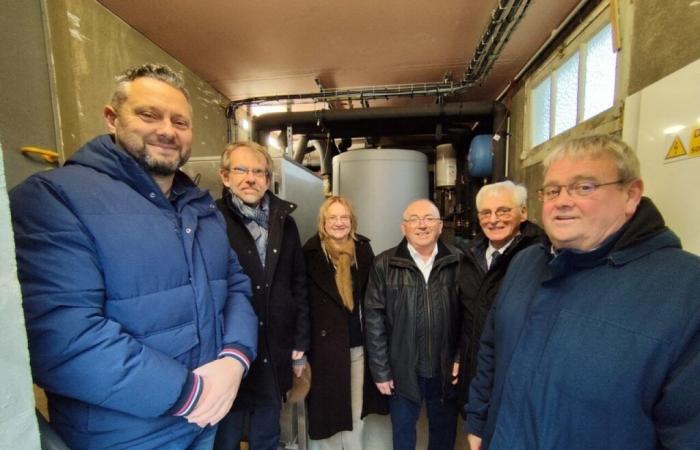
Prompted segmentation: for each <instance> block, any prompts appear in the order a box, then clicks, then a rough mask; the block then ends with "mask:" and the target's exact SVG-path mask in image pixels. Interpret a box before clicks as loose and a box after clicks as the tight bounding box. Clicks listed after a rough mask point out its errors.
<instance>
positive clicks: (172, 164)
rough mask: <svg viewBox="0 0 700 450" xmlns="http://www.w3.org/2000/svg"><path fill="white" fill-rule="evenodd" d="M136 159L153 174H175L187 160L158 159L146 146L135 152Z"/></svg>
mask: <svg viewBox="0 0 700 450" xmlns="http://www.w3.org/2000/svg"><path fill="white" fill-rule="evenodd" d="M133 156H134V159H136V161H137V162H138V163H139V165H140V166H141V167H143V168H144V169H145V170H146V171H147V172H149V173H151V174H153V175H160V176H170V175H174V174H175V172H177V171H178V169H179V168H180V167H182V166H183V165H184V164H185V162H187V161H186V160H183V158H180V159H178V160H176V161H158V160H156V159H154V158H152V157H151V155H149V154H148V152H147V151H146V146H145V145H144V146H143V147H141V148H139V149H137V150H136V151H135V152H134V153H133Z"/></svg>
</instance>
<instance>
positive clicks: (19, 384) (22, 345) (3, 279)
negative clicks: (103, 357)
mask: <svg viewBox="0 0 700 450" xmlns="http://www.w3.org/2000/svg"><path fill="white" fill-rule="evenodd" d="M3 160H4V158H2V157H0V292H2V295H0V330H2V338H1V339H0V361H2V370H0V448H7V449H10V448H11V449H18V450H23V449H37V448H39V430H38V428H37V422H36V416H35V415H34V394H33V392H32V378H31V373H30V369H29V352H28V351H27V335H26V332H25V329H24V315H23V314H22V296H21V294H20V290H19V282H18V281H17V263H16V261H15V244H14V238H13V234H12V225H11V223H10V205H9V202H8V198H7V190H6V183H5V166H4V162H3Z"/></svg>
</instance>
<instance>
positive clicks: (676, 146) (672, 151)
mask: <svg viewBox="0 0 700 450" xmlns="http://www.w3.org/2000/svg"><path fill="white" fill-rule="evenodd" d="M687 154H688V153H686V151H685V147H683V142H681V140H680V139H679V138H678V136H676V137H675V139H673V143H672V144H671V147H669V149H668V152H666V158H664V159H671V158H677V157H679V156H685V155H687Z"/></svg>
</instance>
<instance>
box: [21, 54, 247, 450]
mask: <svg viewBox="0 0 700 450" xmlns="http://www.w3.org/2000/svg"><path fill="white" fill-rule="evenodd" d="M104 117H105V120H106V123H107V127H108V129H109V131H110V133H111V134H110V135H104V136H100V137H97V138H95V139H94V140H92V141H90V142H89V143H87V144H86V145H85V146H84V147H83V148H81V149H80V150H79V151H77V152H76V153H75V154H74V155H73V156H72V157H71V158H70V159H69V160H68V161H67V162H66V164H65V167H63V168H60V169H57V170H53V171H50V172H44V173H40V174H36V175H34V176H32V177H30V178H29V179H28V180H26V181H25V182H24V183H22V184H21V185H19V186H18V187H16V188H15V189H13V190H12V192H11V193H10V199H11V209H12V217H13V225H14V230H15V239H16V249H17V263H18V264H17V266H18V272H19V279H20V282H21V285H22V293H23V297H24V309H25V316H26V323H27V329H28V335H29V345H30V354H31V364H32V371H33V375H34V379H35V381H36V383H37V384H39V385H40V386H41V387H43V388H44V389H45V390H46V393H47V396H48V399H49V412H50V419H51V423H52V425H53V426H54V427H55V429H56V430H57V431H58V433H59V434H60V435H61V436H62V437H63V439H65V441H66V442H67V443H68V445H69V446H70V447H71V448H74V449H92V448H100V449H103V448H129V449H145V448H158V449H161V448H172V449H182V448H196V449H204V448H211V446H212V444H213V440H214V433H215V425H216V423H217V422H218V421H219V420H220V419H221V418H222V417H223V416H224V415H225V414H226V412H227V411H228V410H229V408H230V407H231V404H232V403H233V400H234V398H235V396H236V393H237V391H238V386H239V385H240V382H241V378H242V377H243V375H244V374H245V372H246V371H247V369H248V367H249V366H250V362H251V361H252V360H253V358H254V357H255V352H256V344H257V320H256V317H255V314H254V312H253V310H252V308H251V305H250V303H249V297H250V294H251V291H250V281H249V279H248V277H247V276H246V275H245V274H244V273H243V272H242V269H241V266H240V265H239V263H238V259H237V257H236V255H235V253H233V252H232V251H231V250H230V247H229V245H228V239H227V237H226V227H225V224H224V222H223V219H222V217H221V216H220V214H219V213H218V210H217V208H216V205H215V204H214V202H213V200H212V198H211V197H210V196H209V194H208V193H206V192H204V191H201V190H199V189H198V188H197V187H195V186H194V184H193V183H192V182H191V181H190V179H189V178H187V176H186V175H184V174H183V173H182V172H180V171H179V170H178V168H179V167H180V166H182V164H184V163H185V162H186V161H187V159H188V157H189V155H190V151H191V142H192V128H191V120H192V119H191V117H192V109H191V104H190V100H189V95H188V93H187V91H186V90H185V88H184V83H183V81H182V78H181V77H180V76H179V75H178V74H175V73H174V72H172V71H171V70H170V69H169V68H167V67H165V66H159V65H152V64H148V65H144V66H141V67H137V68H134V69H130V70H128V71H126V72H125V73H124V74H122V75H121V76H119V77H117V85H116V90H115V93H114V96H113V98H112V102H111V104H110V105H108V106H106V107H105V109H104Z"/></svg>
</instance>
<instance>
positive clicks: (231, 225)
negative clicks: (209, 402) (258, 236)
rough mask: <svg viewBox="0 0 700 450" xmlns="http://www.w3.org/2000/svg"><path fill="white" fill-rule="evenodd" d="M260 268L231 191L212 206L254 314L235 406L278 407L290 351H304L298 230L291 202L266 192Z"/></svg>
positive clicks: (288, 381)
mask: <svg viewBox="0 0 700 450" xmlns="http://www.w3.org/2000/svg"><path fill="white" fill-rule="evenodd" d="M265 195H267V196H269V198H270V215H269V218H270V222H269V228H268V238H267V254H266V262H265V267H263V265H262V263H261V262H260V257H259V256H258V252H257V250H256V247H255V240H254V239H253V237H252V236H251V234H250V232H249V231H248V228H246V226H245V223H244V222H243V218H242V217H241V215H240V213H239V212H238V209H236V207H235V206H234V205H233V203H232V202H231V192H230V191H229V190H228V189H224V192H223V196H222V198H221V199H220V200H217V205H218V207H219V209H220V210H221V212H222V214H223V215H224V218H225V219H226V226H227V232H228V238H229V243H230V244H231V247H232V248H233V249H234V250H235V251H236V253H237V254H238V257H239V258H240V261H241V265H242V266H243V269H244V270H245V272H246V274H248V276H249V277H250V280H251V283H252V288H253V299H252V304H253V308H254V309H255V313H256V314H257V315H258V318H259V322H258V325H259V330H258V358H257V359H256V360H255V362H253V365H252V367H251V369H250V373H249V374H248V376H247V377H246V378H245V379H244V380H243V383H242V384H241V388H240V391H239V393H238V397H236V401H235V402H234V404H233V408H234V409H237V410H239V409H249V408H254V407H258V406H272V405H277V404H279V403H280V401H281V400H282V399H283V397H284V396H285V395H286V393H287V391H288V390H289V389H290V388H291V387H292V375H293V373H292V350H302V351H304V352H306V351H308V350H309V303H308V298H307V295H306V270H305V269H304V254H303V252H302V250H301V242H300V240H299V231H298V230H297V225H296V223H295V222H294V219H293V218H292V217H291V216H290V214H291V212H292V211H294V209H295V208H296V205H294V204H292V203H289V202H287V201H284V200H282V199H280V198H278V197H276V196H275V195H274V194H272V193H271V192H269V191H268V192H267V193H266V194H265Z"/></svg>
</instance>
